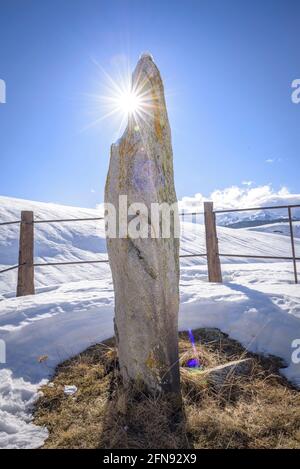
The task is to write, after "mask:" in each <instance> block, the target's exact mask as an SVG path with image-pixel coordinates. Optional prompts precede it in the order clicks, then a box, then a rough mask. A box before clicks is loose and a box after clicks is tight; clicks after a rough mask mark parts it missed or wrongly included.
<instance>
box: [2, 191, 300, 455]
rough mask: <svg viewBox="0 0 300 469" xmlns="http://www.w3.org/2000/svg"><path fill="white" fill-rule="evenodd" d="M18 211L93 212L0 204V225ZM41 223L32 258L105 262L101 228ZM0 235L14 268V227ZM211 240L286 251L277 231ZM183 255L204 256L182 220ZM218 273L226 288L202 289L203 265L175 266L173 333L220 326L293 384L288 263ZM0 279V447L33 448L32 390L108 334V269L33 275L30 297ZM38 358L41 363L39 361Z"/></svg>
mask: <svg viewBox="0 0 300 469" xmlns="http://www.w3.org/2000/svg"><path fill="white" fill-rule="evenodd" d="M1 203H2V205H1ZM25 208H33V209H34V211H35V213H36V214H37V216H40V217H41V218H47V219H48V218H61V217H66V216H67V217H68V218H72V217H79V216H80V217H81V216H83V217H85V216H95V213H97V212H95V211H91V210H85V209H78V208H72V207H63V206H55V205H52V204H50V205H48V204H39V203H33V202H26V201H17V202H16V201H15V200H12V199H8V198H2V199H0V216H1V220H7V219H9V218H10V219H14V218H15V217H16V216H17V218H18V216H19V213H18V211H20V210H21V209H25ZM39 226H40V228H39V231H38V232H37V236H36V243H37V250H36V256H37V258H38V259H40V260H47V259H50V258H51V259H53V258H55V259H56V260H59V259H60V260H67V259H72V260H76V259H79V260H84V259H88V258H91V256H95V257H97V258H99V256H101V255H103V256H105V241H104V233H103V231H101V230H102V228H101V225H100V224H99V226H98V225H97V224H95V223H94V222H92V224H91V223H90V222H84V223H83V224H81V223H80V224H79V223H78V225H76V224H67V223H66V224H63V223H61V224H56V225H52V226H49V225H39ZM5 233H6V234H3V231H2V229H0V264H2V266H5V265H6V264H11V263H14V261H13V256H15V255H16V253H15V250H16V248H17V233H16V229H15V227H10V228H6V231H5ZM219 239H220V250H222V251H223V252H225V250H226V251H227V250H230V252H234V250H236V251H238V252H241V251H242V252H244V253H247V252H248V253H250V252H251V253H252V254H253V253H254V252H257V253H259V254H261V253H266V252H269V253H272V254H274V255H289V253H290V243H289V240H288V238H287V237H285V236H282V235H281V234H276V233H265V232H255V231H251V230H247V229H241V230H233V229H229V228H220V230H219ZM299 242H300V241H299V240H298V241H297V249H299ZM181 249H182V252H183V253H195V252H204V230H203V227H202V226H200V225H195V224H193V223H185V224H184V231H183V237H182V245H181ZM283 253H284V254H283ZM12 261H13V262H12ZM222 271H223V278H224V284H223V285H216V284H209V283H207V272H206V265H205V262H204V261H203V260H201V259H194V260H191V259H189V260H185V261H183V262H182V265H181V280H180V292H181V307H180V315H179V326H180V329H181V330H183V329H187V328H190V327H192V328H196V327H218V328H220V329H221V330H223V331H224V332H226V333H228V334H229V335H230V336H231V337H233V338H235V339H237V340H239V341H240V342H241V343H242V344H243V345H245V346H246V347H247V348H248V349H249V350H251V351H254V352H258V353H265V354H274V355H277V356H279V357H281V358H282V359H283V360H284V361H285V363H286V368H283V369H282V373H283V374H284V375H285V376H286V377H287V378H288V379H289V380H291V381H292V382H293V383H294V384H295V385H297V386H299V387H300V364H295V363H292V360H291V357H292V353H293V351H294V349H292V342H293V340H294V339H300V291H299V286H296V285H293V284H292V282H293V275H292V265H291V263H290V262H265V263H263V262H259V263H257V262H255V261H252V262H251V263H250V262H249V263H247V262H244V263H241V262H240V261H239V260H238V259H237V260H235V262H232V261H231V260H230V259H225V262H224V263H223V264H222ZM8 274H9V273H8ZM8 274H3V275H1V276H0V288H1V290H0V292H1V293H2V300H1V299H0V339H1V340H4V341H5V343H6V352H7V353H6V363H3V364H0V422H1V423H0V448H3V447H9V448H13V447H16V448H32V447H38V446H40V445H41V444H42V443H43V441H44V439H45V438H46V437H47V431H46V430H45V429H43V428H37V427H36V426H34V425H33V424H32V422H31V416H30V412H31V408H32V405H33V403H34V401H35V399H36V398H37V391H38V388H39V386H40V385H41V383H43V382H45V380H47V379H49V377H50V376H51V375H52V373H53V371H54V368H55V366H56V365H57V364H58V363H60V362H62V361H63V360H66V359H67V358H69V357H71V356H73V355H75V354H77V353H79V352H80V351H82V350H84V349H86V348H87V347H88V346H90V345H92V344H95V343H97V342H100V341H102V340H104V339H106V338H109V337H111V336H112V335H113V287H112V280H111V275H110V271H109V267H108V266H107V265H97V267H95V266H93V268H92V267H91V266H86V267H84V268H83V267H82V268H81V267H79V266H78V267H71V268H70V267H66V266H64V267H61V268H57V269H55V268H53V270H52V269H51V268H48V269H47V270H46V269H44V270H42V269H40V270H39V271H37V286H38V294H37V295H35V296H27V297H23V298H14V297H13V295H14V288H15V279H12V277H10V276H8ZM4 278H6V280H4ZM41 356H43V357H44V360H39V358H40V357H41ZM65 384H66V385H71V384H72V383H71V382H70V383H65Z"/></svg>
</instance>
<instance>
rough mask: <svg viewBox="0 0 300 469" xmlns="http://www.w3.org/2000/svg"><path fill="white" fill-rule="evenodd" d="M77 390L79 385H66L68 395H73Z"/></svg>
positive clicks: (65, 391)
mask: <svg viewBox="0 0 300 469" xmlns="http://www.w3.org/2000/svg"><path fill="white" fill-rule="evenodd" d="M76 392H77V387H76V386H75V385H74V384H73V385H65V387H64V393H65V394H66V395H67V396H72V395H73V394H75V393H76Z"/></svg>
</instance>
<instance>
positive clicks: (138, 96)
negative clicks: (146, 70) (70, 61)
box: [84, 60, 154, 135]
mask: <svg viewBox="0 0 300 469" xmlns="http://www.w3.org/2000/svg"><path fill="white" fill-rule="evenodd" d="M93 63H94V64H95V65H96V66H97V69H98V70H99V71H100V76H101V79H100V81H99V85H98V88H99V90H98V91H96V92H95V93H93V94H86V96H87V97H88V98H89V101H90V103H89V113H90V114H94V115H95V119H93V120H92V121H91V122H90V123H89V124H88V125H87V126H86V127H85V128H84V130H86V129H88V128H90V127H94V126H98V125H100V124H101V123H102V122H103V121H104V120H107V119H109V120H110V121H111V122H112V125H113V126H114V127H115V129H116V134H117V135H119V134H120V133H121V132H122V131H123V130H124V128H125V127H126V126H127V125H128V122H130V121H134V122H135V124H137V126H139V124H140V123H141V122H143V121H146V120H147V116H150V115H151V113H152V112H153V109H152V108H153V107H154V105H153V97H152V96H151V95H150V94H149V90H148V91H147V87H146V86H145V82H142V80H140V81H138V82H136V83H133V82H132V75H131V72H130V66H129V63H128V62H125V64H124V66H123V67H119V68H118V69H117V70H116V71H115V74H114V75H111V74H109V73H108V72H107V71H105V70H104V69H103V68H102V67H101V65H100V64H99V63H98V62H96V61H95V60H93Z"/></svg>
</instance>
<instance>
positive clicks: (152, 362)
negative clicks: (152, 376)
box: [146, 351, 156, 369]
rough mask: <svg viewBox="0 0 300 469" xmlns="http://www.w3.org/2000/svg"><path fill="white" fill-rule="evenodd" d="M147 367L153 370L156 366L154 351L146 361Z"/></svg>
mask: <svg viewBox="0 0 300 469" xmlns="http://www.w3.org/2000/svg"><path fill="white" fill-rule="evenodd" d="M146 365H147V367H148V368H150V369H153V368H154V367H155V365H156V360H155V357H154V353H153V351H151V352H150V353H149V355H148V358H147V360H146Z"/></svg>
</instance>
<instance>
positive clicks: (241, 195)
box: [179, 184, 300, 218]
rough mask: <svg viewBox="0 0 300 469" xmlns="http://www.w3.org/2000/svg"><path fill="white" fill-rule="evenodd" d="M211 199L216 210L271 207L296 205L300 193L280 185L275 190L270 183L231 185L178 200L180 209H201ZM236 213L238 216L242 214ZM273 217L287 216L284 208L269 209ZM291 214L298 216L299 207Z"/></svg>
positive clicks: (198, 210)
mask: <svg viewBox="0 0 300 469" xmlns="http://www.w3.org/2000/svg"><path fill="white" fill-rule="evenodd" d="M207 200H211V201H213V202H214V208H215V209H216V210H221V209H238V208H251V207H269V206H270V207H272V206H278V205H297V204H300V194H291V193H290V192H289V190H288V189H287V188H286V187H282V188H281V189H280V190H278V191H276V190H274V189H273V188H272V186H271V185H270V184H266V185H264V186H257V187H249V186H247V187H238V186H232V187H227V188H225V189H218V190H215V191H214V192H212V193H211V194H210V195H209V196H208V197H207V196H204V195H203V194H200V193H197V194H195V195H194V196H193V197H183V198H182V199H181V200H180V201H179V209H180V211H187V212H192V211H194V212H195V211H197V212H201V211H203V202H204V201H207ZM242 213H243V212H242ZM242 213H241V214H239V215H238V214H237V216H239V218H242V217H243V215H242ZM244 213H245V216H247V217H248V216H249V212H248V213H247V212H244ZM269 213H270V214H271V215H272V216H274V218H276V217H277V216H278V217H281V216H284V217H285V216H287V211H286V209H280V210H270V212H269ZM293 215H294V216H297V217H299V216H300V209H298V208H297V209H294V210H293Z"/></svg>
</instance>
